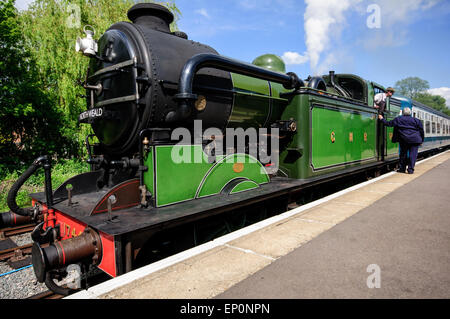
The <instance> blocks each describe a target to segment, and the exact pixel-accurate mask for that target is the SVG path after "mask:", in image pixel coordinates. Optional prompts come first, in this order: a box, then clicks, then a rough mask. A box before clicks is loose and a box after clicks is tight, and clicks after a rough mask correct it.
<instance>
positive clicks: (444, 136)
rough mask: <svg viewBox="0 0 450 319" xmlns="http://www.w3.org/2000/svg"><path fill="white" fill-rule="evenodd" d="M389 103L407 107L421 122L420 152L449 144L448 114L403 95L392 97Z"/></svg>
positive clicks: (449, 124) (449, 123)
mask: <svg viewBox="0 0 450 319" xmlns="http://www.w3.org/2000/svg"><path fill="white" fill-rule="evenodd" d="M390 103H391V104H394V105H397V106H400V107H401V110H403V109H404V108H405V107H409V108H410V109H411V111H412V116H413V117H416V118H418V119H419V120H420V121H421V122H422V124H423V129H424V131H425V141H424V143H423V144H422V146H421V148H420V152H423V151H427V150H431V149H436V148H441V147H444V146H447V145H450V116H448V115H446V114H444V113H442V112H439V111H437V110H435V109H433V108H431V107H429V106H426V105H425V104H423V103H420V102H418V101H414V100H411V99H409V98H406V97H403V96H395V97H392V98H391V101H390Z"/></svg>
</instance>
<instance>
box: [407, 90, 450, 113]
mask: <svg viewBox="0 0 450 319" xmlns="http://www.w3.org/2000/svg"><path fill="white" fill-rule="evenodd" d="M415 100H416V101H418V102H420V103H423V104H425V105H427V106H429V107H432V108H433V109H435V110H438V111H441V112H442V113H445V114H447V115H450V109H449V108H448V107H447V105H446V101H445V98H443V97H442V96H440V95H432V94H430V93H419V94H417V95H416V97H415Z"/></svg>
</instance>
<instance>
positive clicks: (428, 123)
mask: <svg viewBox="0 0 450 319" xmlns="http://www.w3.org/2000/svg"><path fill="white" fill-rule="evenodd" d="M425 126H426V127H425V131H426V133H427V134H430V121H427V123H426V125H425Z"/></svg>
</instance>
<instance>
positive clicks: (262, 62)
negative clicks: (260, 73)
mask: <svg viewBox="0 0 450 319" xmlns="http://www.w3.org/2000/svg"><path fill="white" fill-rule="evenodd" d="M252 64H254V65H257V66H260V67H262V68H266V69H269V70H273V71H277V72H282V73H286V65H285V64H284V61H283V60H282V59H281V58H280V57H279V56H277V55H275V54H264V55H261V56H259V57H257V58H256V59H255V60H253V62H252Z"/></svg>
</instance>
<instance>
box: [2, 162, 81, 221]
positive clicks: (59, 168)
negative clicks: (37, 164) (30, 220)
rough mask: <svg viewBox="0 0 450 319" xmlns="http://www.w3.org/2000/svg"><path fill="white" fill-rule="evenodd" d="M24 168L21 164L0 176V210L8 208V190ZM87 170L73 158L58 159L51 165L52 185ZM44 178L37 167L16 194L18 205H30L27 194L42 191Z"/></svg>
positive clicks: (42, 172)
mask: <svg viewBox="0 0 450 319" xmlns="http://www.w3.org/2000/svg"><path fill="white" fill-rule="evenodd" d="M25 170H26V167H25V166H23V167H22V168H20V169H19V170H18V171H17V170H14V171H10V172H8V171H3V174H2V176H0V178H1V179H2V181H1V182H0V212H3V211H8V210H9V208H8V206H7V204H6V198H7V196H8V192H9V190H10V189H11V186H12V185H13V184H14V182H15V181H16V180H17V179H18V178H19V176H20V174H21V173H22V172H24V171H25ZM87 171H89V167H88V164H86V163H85V162H82V161H80V160H75V159H72V160H60V161H58V162H57V163H56V164H55V165H54V166H53V167H52V186H53V188H54V189H55V188H57V187H58V186H60V185H61V184H62V183H64V182H65V181H66V180H68V179H69V178H71V177H73V176H75V175H77V174H80V173H84V172H87ZM44 179H45V178H44V170H43V169H39V170H38V171H37V172H36V174H34V175H33V176H31V177H30V179H28V181H27V182H26V183H25V185H24V186H22V188H21V189H20V190H19V193H18V194H17V198H16V201H17V204H18V205H19V206H20V207H25V206H30V205H31V199H30V197H29V196H28V194H31V193H36V192H43V191H44Z"/></svg>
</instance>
